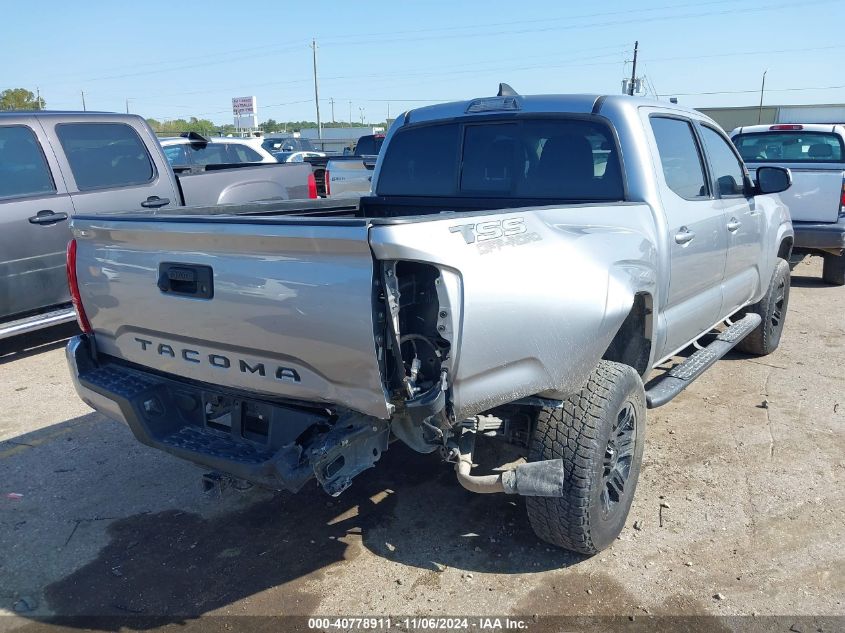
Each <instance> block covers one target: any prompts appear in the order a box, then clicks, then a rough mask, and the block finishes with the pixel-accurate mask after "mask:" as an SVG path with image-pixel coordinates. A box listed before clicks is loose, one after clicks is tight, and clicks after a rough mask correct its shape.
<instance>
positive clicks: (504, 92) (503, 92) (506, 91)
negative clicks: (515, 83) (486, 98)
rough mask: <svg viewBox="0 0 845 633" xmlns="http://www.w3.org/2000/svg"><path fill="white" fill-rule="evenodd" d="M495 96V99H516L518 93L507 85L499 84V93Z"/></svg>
mask: <svg viewBox="0 0 845 633" xmlns="http://www.w3.org/2000/svg"><path fill="white" fill-rule="evenodd" d="M496 96H497V97H518V96H519V93H518V92H517V91H516V90H514V89H513V88H511V87H510V86H509V85H508V84H506V83H500V84H499V92H498V94H497V95H496Z"/></svg>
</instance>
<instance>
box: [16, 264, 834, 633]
mask: <svg viewBox="0 0 845 633" xmlns="http://www.w3.org/2000/svg"><path fill="white" fill-rule="evenodd" d="M819 273H820V265H819V261H818V260H815V259H814V260H811V261H810V262H806V263H802V264H801V265H799V266H798V267H797V268H796V270H795V271H794V273H793V290H792V297H791V305H790V308H789V316H788V319H787V326H786V331H785V334H784V337H783V340H782V343H781V347H780V349H779V350H778V351H777V352H776V353H774V354H772V355H771V356H768V357H765V358H749V357H744V356H742V355H740V354H735V355H731V356H729V357H728V358H727V359H726V360H724V361H722V362H720V363H718V364H717V365H716V366H715V367H714V369H712V370H711V371H710V372H708V373H707V374H706V375H705V376H704V377H702V378H701V379H700V380H699V381H697V382H696V383H695V384H694V385H692V386H691V387H690V388H689V389H688V390H687V391H686V392H684V393H683V394H682V395H681V396H680V397H678V398H677V399H676V400H674V401H673V402H671V403H670V404H669V405H667V406H665V407H663V408H661V409H658V410H655V411H652V412H650V415H649V421H648V432H647V445H646V449H645V458H644V459H645V463H644V466H643V471H642V475H641V478H640V483H639V488H638V490H637V495H636V499H635V501H634V506H633V508H632V510H631V514H630V517H629V520H628V525H627V527H626V529H625V530H624V532H623V533H622V535H621V537H620V539H619V540H618V541H617V542H616V543H615V544H614V545H613V547H611V548H610V549H608V550H606V551H605V552H602V553H601V554H599V555H597V556H594V557H592V558H583V557H579V556H575V555H571V554H568V553H566V552H562V551H560V550H556V549H552V548H550V547H547V546H546V545H545V544H543V543H541V542H539V541H538V540H537V539H536V538H535V537H534V536H533V534H532V532H531V529H530V527H529V525H528V522H527V519H526V517H525V512H524V507H523V503H522V501H520V500H518V499H517V500H514V499H512V498H509V497H508V498H506V497H503V496H473V495H471V494H470V493H468V492H465V491H464V490H462V489H461V488H460V487H459V486H458V485H457V483H456V482H455V481H454V477H453V475H452V474H451V472H450V470H449V469H448V468H446V467H445V466H443V465H441V464H440V463H438V461H437V460H436V459H435V458H434V457H431V456H420V455H416V454H414V453H412V452H411V451H409V450H406V449H403V448H402V447H400V446H399V445H394V446H393V447H392V448H391V450H390V451H389V452H388V453H386V454H385V456H384V458H383V459H382V460H381V462H380V463H379V464H377V468H375V469H373V470H370V471H368V472H367V473H365V474H364V475H362V476H361V477H359V478H358V479H356V481H355V483H354V485H353V487H352V488H351V489H350V490H349V491H347V492H346V493H344V494H343V495H342V496H341V497H339V498H337V499H331V498H329V497H327V496H326V495H325V494H323V493H322V492H321V491H319V490H318V489H317V488H316V487H315V486H310V487H308V488H307V489H306V490H305V491H304V492H303V493H301V494H300V495H297V496H290V495H286V494H279V495H273V494H270V493H267V492H262V491H255V490H250V491H247V492H235V491H227V492H225V493H224V494H223V495H221V496H220V497H219V498H211V497H209V496H207V495H205V494H203V493H202V492H201V490H200V484H199V481H200V477H199V476H200V474H201V472H202V471H200V470H198V469H196V468H195V467H193V466H191V465H189V464H186V463H184V462H181V461H178V460H176V459H175V458H172V457H170V456H168V455H166V454H163V453H160V452H158V451H155V450H152V449H149V448H147V447H145V446H142V445H141V444H139V443H138V442H136V441H135V440H134V438H133V437H132V436H131V434H130V432H129V431H128V429H127V428H125V427H124V426H123V425H121V424H118V423H116V422H113V421H110V420H108V419H105V418H103V417H102V416H100V415H99V414H96V413H93V412H92V411H91V410H90V409H89V408H88V407H86V405H84V404H83V403H82V402H81V401H80V400H79V399H78V398H77V397H76V395H75V393H74V391H73V388H72V386H71V382H70V379H69V376H68V371H67V367H66V365H65V361H64V354H63V348H62V344H61V343H53V344H47V345H43V346H41V347H37V348H35V349H31V350H27V351H25V352H22V353H15V354H11V355H6V356H4V357H0V440H2V441H0V613H3V614H6V615H8V616H9V617H5V618H0V630H4V631H5V630H22V631H29V630H35V629H36V628H38V627H40V626H43V625H42V624H39V620H38V618H39V617H43V616H53V615H62V616H73V615H114V616H120V617H124V616H130V615H138V616H145V615H146V616H149V615H156V616H164V619H163V620H162V621H159V622H158V623H159V624H163V625H164V624H168V623H180V622H197V620H196V618H203V619H202V620H200V622H207V623H208V627H207V629H206V630H210V629H211V623H212V622H215V621H217V620H215V619H213V618H209V617H208V616H210V615H244V614H252V615H276V614H288V615H291V614H293V615H304V616H308V615H312V614H321V615H329V614H337V615H362V614H368V615H379V614H384V615H388V614H393V615H397V614H450V615H487V614H498V615H509V614H512V615H515V616H525V617H528V618H529V623H533V624H534V625H535V626H534V629H532V630H547V629H544V628H542V626H541V625H542V622H543V621H544V616H549V615H578V616H588V615H590V616H592V615H596V616H622V617H624V618H625V619H626V620H627V621H631V620H630V618H632V617H633V618H634V619H635V620H636V619H637V618H640V619H642V618H647V617H648V616H651V615H672V616H678V615H695V616H700V615H717V616H735V615H742V616H751V615H755V616H756V617H757V618H758V621H760V622H765V621H766V619H765V617H764V616H771V615H780V616H789V617H793V616H796V617H797V616H845V606H843V599H845V572H844V571H843V570H845V553H843V552H844V551H845V549H843V546H845V485H843V484H845V457H843V455H845V434H843V423H845V374H843V370H842V368H843V367H845V316H843V315H845V288H834V287H829V286H824V285H822V284H821V282H820V281H819V280H818V276H819ZM9 493H17V494H19V495H22V496H21V497H20V498H10V497H9V496H8V495H9ZM13 496H14V495H13ZM661 506H662V507H661ZM635 522H636V527H635ZM744 621H747V620H744ZM831 621H832V622H833V623H834V624H833V625H831V624H829V623H828V624H825V625H824V626H818V627H815V626H814V625H812V623H813V622H815V620H812V618H811V620H810V621H809V622H810V624H806V623H805V624H801V625H794V624H793V625H792V630H799V629H800V630H807V631H810V630H816V628H819V629H823V630H834V629H835V627H836V625H837V624H838V625H843V624H845V620H842V619H839V620H837V619H833V620H831ZM720 622H721V624H720V626H723V628H724V630H730V629H731V625H729V624H726V623H729V622H730V620H724V621H720ZM772 622H774V621H772ZM777 622H778V626H786V628H783V629H782V630H785V631H786V630H789V627H788V620H778V621H777ZM784 623H787V624H786V625H785V624H784ZM825 626H826V627H828V628H824V627H825ZM831 626H833V627H834V628H833V629H832V628H830V627H831ZM808 627H812V628H808ZM130 628H131V627H130ZM136 628H149V627H148V626H146V625H145V626H144V627H136ZM229 628H231V627H229ZM529 628H530V627H529ZM275 630H280V629H279V628H276V629H275ZM548 630H556V629H554V628H553V627H552V628H548ZM702 630H705V629H702ZM706 630H713V628H712V627H710V628H707V629H706Z"/></svg>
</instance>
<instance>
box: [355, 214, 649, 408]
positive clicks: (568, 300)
mask: <svg viewBox="0 0 845 633" xmlns="http://www.w3.org/2000/svg"><path fill="white" fill-rule="evenodd" d="M620 208H621V209H624V211H625V213H624V214H622V213H619V210H620ZM610 209H611V208H608V211H609V210H610ZM523 211H524V213H523ZM603 211H604V209H603V208H597V207H595V206H580V205H571V206H565V207H536V208H526V209H524V210H520V212H519V213H514V212H499V213H487V214H467V215H462V216H456V215H452V214H450V217H447V218H442V217H434V218H431V219H427V220H426V221H421V222H415V223H413V224H409V223H402V222H396V223H390V222H383V223H374V225H373V226H372V228H371V230H370V244H371V247H372V249H373V253H374V254H375V256H376V258H377V259H379V260H383V261H394V262H395V261H397V260H399V261H406V262H407V261H414V262H425V263H428V264H430V265H431V266H433V267H435V268H436V269H437V270H438V271H440V274H441V283H440V287H441V288H442V291H441V295H440V296H439V297H438V301H440V302H442V301H443V300H444V298H445V299H447V300H448V303H449V307H448V309H447V310H446V312H447V318H446V321H445V325H446V327H448V332H449V334H450V335H451V340H450V343H451V348H450V358H449V359H448V366H447V368H448V374H449V382H450V391H449V394H448V395H449V398H448V402H449V404H450V405H451V414H452V415H453V416H454V419H457V420H461V419H464V418H467V417H470V416H473V415H475V414H477V413H480V412H483V411H487V410H489V409H491V408H493V407H495V406H498V405H501V404H504V403H507V402H512V401H515V400H518V399H519V398H522V397H525V396H532V395H537V394H542V395H544V396H546V397H552V398H563V397H566V396H568V395H570V394H572V393H574V392H575V391H577V389H578V388H579V387H580V386H581V384H583V382H584V380H585V379H586V377H587V375H588V374H589V372H590V371H591V369H592V368H593V366H594V365H595V359H596V358H600V357H601V356H602V354H603V353H604V352H605V350H606V349H607V347H608V346H609V345H610V343H611V341H612V340H613V338H614V336H615V335H616V333H617V331H618V330H619V328H620V327H621V325H622V323H623V322H624V321H625V319H626V317H627V315H628V313H629V312H630V311H631V308H632V306H633V304H634V297H635V295H636V294H637V293H638V292H647V293H649V294H650V295H651V296H654V293H656V292H657V289H656V287H655V286H656V284H655V280H656V273H655V270H656V265H657V263H656V252H657V249H656V247H655V239H656V238H655V236H654V234H653V232H654V228H653V227H654V218H653V215H652V210H651V209H650V208H649V207H648V206H647V205H622V206H621V207H615V209H614V211H613V218H612V219H613V224H612V225H611V224H607V225H605V224H603V223H602V213H603ZM620 218H622V219H623V220H622V221H621V222H620ZM610 219H611V218H610V217H609V216H608V223H609V222H610ZM491 222H499V225H498V226H500V227H509V230H514V227H522V228H523V229H524V230H521V232H520V233H518V234H513V235H507V234H505V233H506V232H505V231H504V229H502V234H501V235H500V234H499V232H492V233H491V232H490V230H489V229H490V226H489V225H490V223H491ZM470 224H471V225H473V226H474V227H478V226H481V228H482V229H483V231H479V230H476V229H472V230H474V231H475V232H474V233H473V237H474V239H473V241H470V242H467V239H466V233H467V231H469V230H470V229H466V226H468V225H470ZM455 226H461V227H464V228H461V229H460V230H459V231H453V230H452V228H454V227H455ZM488 235H493V237H488ZM526 236H530V240H529V239H528V238H527V237H526ZM529 245H530V246H529ZM444 333H445V332H444Z"/></svg>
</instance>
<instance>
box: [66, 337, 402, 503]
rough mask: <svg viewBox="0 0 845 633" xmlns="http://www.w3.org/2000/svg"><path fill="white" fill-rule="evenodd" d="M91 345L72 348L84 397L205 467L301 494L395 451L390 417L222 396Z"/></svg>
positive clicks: (332, 490) (336, 485)
mask: <svg viewBox="0 0 845 633" xmlns="http://www.w3.org/2000/svg"><path fill="white" fill-rule="evenodd" d="M90 345H91V344H90V340H89V339H88V338H87V337H85V336H84V335H83V336H77V337H75V338H73V339H71V342H70V343H69V344H68V348H67V356H68V362H69V364H70V368H71V374H72V377H73V380H74V386H75V387H76V390H77V392H78V393H79V395H80V397H81V398H82V399H83V400H84V401H85V402H86V403H87V404H89V405H90V406H92V407H93V408H95V409H97V410H98V411H100V412H102V413H105V414H106V415H108V416H110V417H113V418H115V419H118V420H122V421H124V422H126V424H127V425H128V426H129V428H130V429H131V430H132V433H133V434H134V435H135V437H136V438H137V439H138V440H139V441H141V442H142V443H144V444H147V445H148V446H152V447H153V448H158V449H160V450H163V451H165V452H167V453H170V454H172V455H175V456H176V457H179V458H182V459H186V460H188V461H191V462H194V463H195V464H198V465H201V466H204V467H207V468H210V469H212V470H215V471H219V472H221V473H226V474H228V475H231V476H233V477H236V478H238V479H243V480H246V481H249V482H253V483H257V484H260V485H263V486H267V487H270V488H273V489H276V490H282V489H284V490H289V491H291V492H297V491H298V490H300V489H301V488H302V486H303V485H305V483H306V482H307V481H309V480H310V479H311V478H312V477H316V478H317V480H318V481H319V483H320V484H321V485H322V486H323V488H324V489H325V490H326V492H328V493H329V494H331V495H334V496H336V495H338V494H340V493H341V492H343V490H345V489H346V488H347V487H349V485H350V484H351V481H352V478H353V477H355V476H356V475H358V474H359V473H360V472H361V471H363V470H365V469H366V468H369V467H371V466H372V465H373V464H374V463H375V462H376V461H378V459H379V458H380V457H381V453H383V452H384V451H385V450H387V445H388V433H389V428H388V425H387V421H385V420H380V419H378V418H373V417H370V416H366V415H362V414H357V413H350V412H344V411H340V410H334V409H333V410H330V408H329V407H328V406H322V405H315V406H314V407H313V408H311V407H303V406H296V405H293V404H290V405H288V404H280V403H277V402H268V401H264V400H259V399H254V398H253V397H251V396H248V395H243V396H241V395H238V394H233V393H231V392H230V393H222V392H219V391H216V390H215V388H214V387H212V386H208V387H206V386H204V385H200V384H196V383H188V382H183V381H181V380H177V379H175V378H169V377H166V376H161V375H159V374H153V373H148V372H145V371H141V370H138V369H134V368H131V367H126V366H124V365H122V364H117V363H114V362H101V363H98V362H97V361H95V359H94V358H93V355H92V354H91V349H90Z"/></svg>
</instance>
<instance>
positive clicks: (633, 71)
mask: <svg viewBox="0 0 845 633" xmlns="http://www.w3.org/2000/svg"><path fill="white" fill-rule="evenodd" d="M639 47H640V42H639V40H637V41H636V42H634V65H633V67H632V68H631V85H630V86H628V95H630V96H631V97H633V96H634V82H635V81H636V80H637V49H638V48H639Z"/></svg>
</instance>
